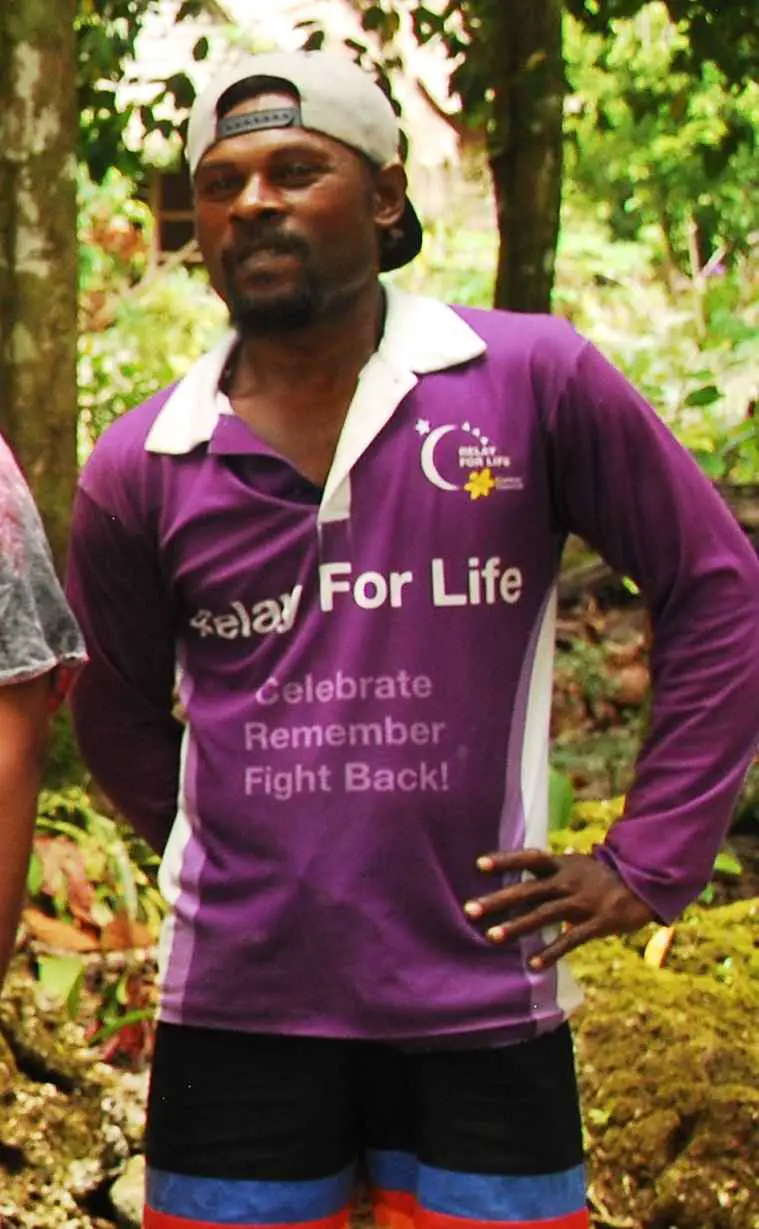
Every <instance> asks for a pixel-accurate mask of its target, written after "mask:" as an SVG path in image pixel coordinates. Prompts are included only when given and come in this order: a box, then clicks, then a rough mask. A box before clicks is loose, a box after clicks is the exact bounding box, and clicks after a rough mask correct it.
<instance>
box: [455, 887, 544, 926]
mask: <svg viewBox="0 0 759 1229" xmlns="http://www.w3.org/2000/svg"><path fill="white" fill-rule="evenodd" d="M559 896H563V893H562V891H561V889H560V888H559V887H558V886H557V885H556V884H554V883H553V882H552V881H551V880H550V879H531V880H528V881H527V882H526V883H515V884H512V886H511V887H508V888H501V890H500V891H499V892H491V893H489V894H488V895H487V896H477V897H475V898H474V899H473V900H468V901H467V902H466V904H465V905H464V912H465V913H466V915H467V917H471V918H475V919H476V918H481V917H486V916H488V915H489V914H492V913H508V912H509V911H510V910H512V909H524V908H525V907H526V906H529V905H539V904H541V903H542V902H543V901H545V900H555V899H556V898H557V897H559Z"/></svg>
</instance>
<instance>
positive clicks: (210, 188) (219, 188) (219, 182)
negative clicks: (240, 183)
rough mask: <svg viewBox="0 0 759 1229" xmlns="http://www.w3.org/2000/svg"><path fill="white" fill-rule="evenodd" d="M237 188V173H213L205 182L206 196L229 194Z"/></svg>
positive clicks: (204, 190) (204, 191) (204, 192)
mask: <svg viewBox="0 0 759 1229" xmlns="http://www.w3.org/2000/svg"><path fill="white" fill-rule="evenodd" d="M236 190H237V177H236V176H235V175H227V174H221V173H220V174H218V175H212V176H211V177H209V178H208V179H206V180H204V182H203V194H204V196H227V195H229V193H230V192H235V191H236Z"/></svg>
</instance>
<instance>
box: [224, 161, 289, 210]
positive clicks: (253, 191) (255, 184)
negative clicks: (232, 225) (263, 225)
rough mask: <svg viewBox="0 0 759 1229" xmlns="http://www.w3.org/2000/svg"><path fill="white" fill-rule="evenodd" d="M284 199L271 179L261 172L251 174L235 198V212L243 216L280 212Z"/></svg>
mask: <svg viewBox="0 0 759 1229" xmlns="http://www.w3.org/2000/svg"><path fill="white" fill-rule="evenodd" d="M281 209H282V200H281V197H280V194H279V193H278V192H277V190H276V188H275V187H274V185H273V184H272V183H271V180H270V179H269V178H268V177H267V176H266V175H262V174H261V173H260V172H256V173H254V174H253V175H249V176H248V178H247V179H246V181H245V184H244V186H243V188H242V190H241V191H240V193H239V194H238V196H237V197H236V198H235V202H234V206H233V212H234V213H235V214H236V215H237V216H238V217H241V218H250V217H255V216H258V215H260V214H268V213H279V212H280V211H281Z"/></svg>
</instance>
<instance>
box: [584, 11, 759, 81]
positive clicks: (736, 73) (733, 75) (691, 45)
mask: <svg viewBox="0 0 759 1229" xmlns="http://www.w3.org/2000/svg"><path fill="white" fill-rule="evenodd" d="M564 4H565V6H566V8H567V11H568V12H569V13H571V14H572V15H573V16H574V17H575V18H576V19H577V20H578V21H581V22H582V23H583V24H584V25H585V26H586V28H587V29H588V30H590V31H594V32H596V33H600V34H603V35H605V36H607V37H608V36H609V34H611V33H613V30H614V28H615V26H616V25H617V24H618V22H619V20H620V19H629V18H632V17H635V16H636V14H638V13H639V12H640V10H641V8H643V7H645V0H564ZM665 7H666V9H667V14H668V16H669V19H670V21H671V22H672V23H673V24H674V25H677V26H678V27H679V29H680V30H681V31H682V32H683V34H684V35H685V42H684V45H683V46H682V47H681V48H680V49H679V51H678V58H677V62H676V67H677V68H678V70H680V69H682V70H683V71H685V72H688V73H689V74H690V75H692V76H698V74H699V72H700V70H701V68H702V66H703V65H704V64H714V65H716V66H717V68H719V69H720V71H721V72H722V73H723V74H724V75H725V77H726V78H727V80H728V81H729V82H730V84H731V85H732V84H739V85H742V84H745V82H747V81H752V80H755V79H756V77H757V76H759V9H757V6H756V3H755V0H728V2H727V3H723V4H720V5H717V4H715V3H714V0H665Z"/></svg>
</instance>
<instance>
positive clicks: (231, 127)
mask: <svg viewBox="0 0 759 1229" xmlns="http://www.w3.org/2000/svg"><path fill="white" fill-rule="evenodd" d="M257 79H260V81H261V87H262V89H261V92H263V91H264V90H265V91H266V92H274V91H275V90H276V88H277V85H278V84H281V86H282V88H284V89H286V90H287V92H292V93H294V94H295V96H296V98H297V102H294V103H293V105H291V106H278V107H276V108H272V109H271V110H263V111H262V110H251V111H249V112H247V113H238V114H237V115H233V116H225V115H224V114H221V115H220V114H219V111H220V106H219V104H220V103H223V100H224V95H225V94H226V93H227V91H228V90H230V89H231V88H232V86H234V85H238V84H239V83H240V82H243V81H244V82H245V83H246V85H247V84H250V87H251V93H253V92H254V91H255V88H256V82H257ZM240 101H242V100H240ZM221 110H222V112H223V107H222V108H221ZM289 127H297V128H306V129H308V130H309V131H311V132H320V133H322V134H323V135H324V136H327V137H332V138H333V139H334V140H335V141H342V143H343V144H344V145H348V146H350V148H351V149H354V150H357V151H358V152H359V153H362V154H364V155H365V156H366V157H367V158H368V159H369V161H370V162H372V163H374V165H375V166H377V167H383V166H387V165H388V164H390V163H393V162H398V161H400V153H399V147H400V129H399V127H398V121H397V119H396V116H395V112H394V111H393V108H392V105H391V103H390V100H389V99H388V98H387V97H386V95H385V94H384V93H383V92H382V90H381V89H380V87H379V86H378V85H376V84H375V83H374V81H373V80H372V78H371V77H370V76H369V75H368V74H367V73H366V72H364V70H363V69H361V68H359V67H358V65H357V64H354V63H353V61H352V60H350V59H348V57H347V56H341V55H336V54H332V53H330V52H326V51H290V52H271V53H267V54H264V55H249V56H244V57H241V58H240V59H239V60H237V61H236V63H235V65H234V67H232V68H228V69H226V70H225V71H224V72H222V73H219V74H218V76H216V77H214V78H213V80H212V81H211V82H210V84H209V85H207V86H206V88H205V89H204V90H203V91H202V92H201V93H200V94H199V95H198V97H197V98H196V99H195V102H194V104H193V107H192V111H191V112H190V122H189V127H188V129H187V149H186V153H187V161H188V163H189V166H190V173H191V175H194V174H195V172H196V170H197V169H198V165H199V163H200V160H201V158H202V157H203V155H204V154H205V153H206V151H207V150H209V149H210V148H211V147H212V146H213V145H216V144H217V143H218V142H219V141H223V140H225V138H227V137H232V136H238V135H240V134H242V133H246V132H260V131H261V130H262V129H266V128H289ZM421 246H422V226H421V223H420V221H419V218H418V216H417V213H416V210H415V209H414V207H413V205H412V204H411V201H410V200H409V199H408V197H406V205H405V208H404V212H403V215H402V217H401V218H400V219H399V220H398V222H397V223H396V224H395V226H394V227H392V228H391V230H390V231H389V233H388V235H387V238H386V240H385V242H384V243H383V245H382V254H381V268H382V269H383V270H388V269H399V268H400V267H401V265H405V264H408V262H409V261H410V260H413V259H414V257H415V256H416V255H417V253H418V252H419V250H420V248H421Z"/></svg>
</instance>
